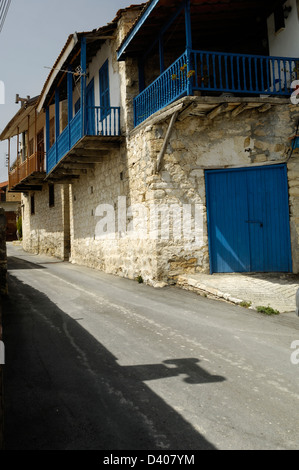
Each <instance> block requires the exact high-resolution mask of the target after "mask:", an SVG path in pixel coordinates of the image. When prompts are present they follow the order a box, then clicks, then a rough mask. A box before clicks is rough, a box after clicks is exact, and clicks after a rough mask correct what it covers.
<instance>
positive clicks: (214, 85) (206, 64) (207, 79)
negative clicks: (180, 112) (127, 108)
mask: <svg viewBox="0 0 299 470" xmlns="http://www.w3.org/2000/svg"><path fill="white" fill-rule="evenodd" d="M298 78H299V58H289V57H269V56H268V57H267V56H256V55H240V54H229V53H220V52H219V53H218V52H207V51H194V50H193V51H191V53H189V54H187V51H186V52H185V53H184V54H183V55H181V56H180V57H179V58H178V59H177V60H176V61H175V62H174V63H173V64H172V65H171V66H170V67H168V69H167V70H165V71H164V72H163V73H162V74H161V75H160V76H159V77H158V78H157V79H156V80H155V81H154V82H153V83H151V84H150V85H149V86H148V87H147V88H146V89H145V90H143V91H142V92H141V93H140V94H139V95H138V96H137V97H136V98H135V99H134V124H135V126H137V125H138V124H140V123H142V122H143V121H144V120H145V119H147V118H148V117H150V116H151V115H153V114H154V113H155V112H157V111H159V110H161V109H163V108H164V107H165V106H167V105H169V104H170V103H172V102H173V101H175V100H177V99H179V98H181V97H183V96H186V95H193V94H194V93H195V92H197V94H199V93H200V94H203V95H206V96H209V95H210V96H215V95H216V96H217V95H218V96H219V95H220V94H222V93H232V94H234V95H235V96H260V95H266V96H267V95H268V96H272V97H273V96H278V97H279V96H280V97H283V96H290V94H291V92H292V88H291V85H292V82H293V81H294V80H298Z"/></svg>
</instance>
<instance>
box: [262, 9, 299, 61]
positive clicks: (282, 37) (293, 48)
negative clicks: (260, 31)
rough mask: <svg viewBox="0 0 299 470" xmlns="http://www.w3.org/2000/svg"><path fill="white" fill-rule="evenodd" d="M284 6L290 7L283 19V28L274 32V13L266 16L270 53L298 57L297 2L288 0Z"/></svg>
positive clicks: (298, 16)
mask: <svg viewBox="0 0 299 470" xmlns="http://www.w3.org/2000/svg"><path fill="white" fill-rule="evenodd" d="M285 6H287V7H289V6H290V7H292V11H291V13H290V14H289V17H288V18H287V19H286V20H285V26H286V27H285V29H284V30H282V31H280V32H279V33H275V26H274V14H272V15H271V16H270V17H269V18H268V36H269V46H270V55H271V56H278V57H294V58H295V57H299V10H298V9H299V2H298V0H288V1H287V2H286V3H285Z"/></svg>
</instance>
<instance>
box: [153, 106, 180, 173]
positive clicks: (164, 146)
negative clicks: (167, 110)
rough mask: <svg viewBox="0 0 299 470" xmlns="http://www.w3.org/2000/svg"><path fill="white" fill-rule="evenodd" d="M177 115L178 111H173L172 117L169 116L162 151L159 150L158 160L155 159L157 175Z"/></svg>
mask: <svg viewBox="0 0 299 470" xmlns="http://www.w3.org/2000/svg"><path fill="white" fill-rule="evenodd" d="M178 114H179V111H175V112H174V113H173V115H172V116H171V120H170V123H169V126H168V129H167V132H166V136H165V139H164V142H163V145H162V149H161V152H160V153H159V156H158V159H157V166H156V172H157V173H158V171H159V170H160V167H161V163H162V159H163V157H164V154H165V152H166V148H167V145H168V143H169V139H170V136H171V133H172V129H173V126H174V123H175V121H176V119H177V117H178Z"/></svg>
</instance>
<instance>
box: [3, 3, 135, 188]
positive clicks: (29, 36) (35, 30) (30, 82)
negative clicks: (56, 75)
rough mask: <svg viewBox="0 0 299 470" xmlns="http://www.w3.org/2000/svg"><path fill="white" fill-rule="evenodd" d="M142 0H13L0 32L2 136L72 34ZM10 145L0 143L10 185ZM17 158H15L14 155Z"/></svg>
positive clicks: (36, 91)
mask: <svg viewBox="0 0 299 470" xmlns="http://www.w3.org/2000/svg"><path fill="white" fill-rule="evenodd" d="M140 3H144V1H143V0H84V2H83V1H82V0H12V1H11V4H10V8H9V11H8V15H7V17H6V21H5V23H4V27H3V29H2V32H1V33H0V82H3V83H4V87H5V103H4V104H0V132H2V130H3V129H4V128H5V126H6V125H7V123H8V122H9V121H10V119H11V118H12V117H13V116H14V115H15V114H16V113H17V111H18V110H19V108H20V104H15V97H16V94H17V93H18V94H19V95H20V96H21V97H22V98H23V97H26V96H28V95H29V96H31V97H33V96H37V95H39V94H40V92H41V90H42V87H43V84H44V82H45V80H46V78H47V76H48V74H49V69H47V68H45V67H51V66H53V64H54V62H55V60H56V58H57V57H58V55H59V54H60V51H61V50H62V48H63V46H64V44H65V42H66V40H67V38H68V36H69V34H73V33H74V32H75V31H89V30H92V29H95V28H99V27H100V26H104V25H106V24H107V23H109V22H110V21H112V20H113V19H114V17H115V16H116V13H117V11H118V10H119V9H120V8H126V7H128V6H130V5H133V4H140ZM6 154H7V142H0V182H3V181H7V179H8V177H7V167H6ZM12 160H14V156H12Z"/></svg>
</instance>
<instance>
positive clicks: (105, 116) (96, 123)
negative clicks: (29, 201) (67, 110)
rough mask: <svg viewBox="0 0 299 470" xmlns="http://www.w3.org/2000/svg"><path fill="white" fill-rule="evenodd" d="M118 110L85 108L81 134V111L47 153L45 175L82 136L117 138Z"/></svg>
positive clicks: (97, 107)
mask: <svg viewBox="0 0 299 470" xmlns="http://www.w3.org/2000/svg"><path fill="white" fill-rule="evenodd" d="M119 135H120V108H117V107H110V108H103V107H100V106H93V107H88V108H86V114H85V130H84V132H83V122H82V112H81V109H80V110H79V111H78V112H77V113H76V115H75V116H74V117H73V119H72V120H71V121H70V122H69V123H68V125H67V126H66V128H65V129H64V130H63V131H62V133H61V134H60V135H59V137H58V138H57V140H56V141H55V142H54V144H53V145H52V147H51V148H50V150H49V151H48V152H47V173H49V172H50V171H51V170H52V169H53V168H54V167H55V166H56V165H57V163H59V161H60V160H61V159H62V158H63V157H64V156H65V155H66V154H67V153H68V152H69V151H70V150H71V149H72V148H73V147H74V146H75V145H76V143H77V142H78V141H79V140H80V139H81V138H82V137H83V136H106V137H109V136H110V137H112V136H119Z"/></svg>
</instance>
